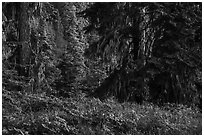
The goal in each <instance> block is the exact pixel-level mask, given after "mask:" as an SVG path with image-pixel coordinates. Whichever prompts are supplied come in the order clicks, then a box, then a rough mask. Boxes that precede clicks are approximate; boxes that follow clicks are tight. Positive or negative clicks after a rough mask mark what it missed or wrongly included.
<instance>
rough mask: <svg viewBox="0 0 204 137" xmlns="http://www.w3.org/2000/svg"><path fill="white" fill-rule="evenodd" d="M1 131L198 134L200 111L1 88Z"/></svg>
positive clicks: (40, 133) (15, 133) (12, 133)
mask: <svg viewBox="0 0 204 137" xmlns="http://www.w3.org/2000/svg"><path fill="white" fill-rule="evenodd" d="M2 99H3V105H2V106H3V108H2V113H3V116H2V127H3V128H2V134H4V135H17V134H25V135H28V134H30V135H44V134H49V135H64V134H67V135H69V134H77V135H85V134H86V135H88V134H100V135H103V134H104V135H105V134H109V135H111V134H114V135H115V134H131V135H132V134H135V135H144V134H146V135H154V134H157V135H160V134H166V135H172V134H178V135H181V134H182V135H184V134H188V135H194V134H196V135H200V134H202V113H201V112H199V111H198V110H197V109H196V108H189V107H186V106H184V105H171V104H166V105H165V106H164V107H158V106H156V105H153V104H151V103H143V104H142V105H138V104H134V103H128V102H126V103H122V104H121V103H117V102H116V101H115V100H114V99H113V98H112V99H108V100H106V101H104V102H101V101H100V100H98V99H95V98H87V97H85V96H83V95H81V96H80V97H75V98H67V99H66V98H56V97H54V96H46V95H45V94H33V93H32V94H31V93H23V92H17V91H15V92H11V91H6V90H4V89H3V98H2Z"/></svg>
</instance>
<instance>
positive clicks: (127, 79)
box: [81, 3, 202, 105]
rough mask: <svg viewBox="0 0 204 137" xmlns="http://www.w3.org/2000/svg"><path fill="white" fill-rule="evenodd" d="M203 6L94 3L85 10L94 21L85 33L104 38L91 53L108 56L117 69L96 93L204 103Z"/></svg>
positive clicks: (127, 98)
mask: <svg viewBox="0 0 204 137" xmlns="http://www.w3.org/2000/svg"><path fill="white" fill-rule="evenodd" d="M201 6H202V5H201V3H95V4H93V5H91V6H90V8H87V9H86V10H85V11H83V12H81V16H83V17H85V18H87V19H88V20H89V21H90V24H89V26H87V27H86V28H85V30H86V32H87V33H89V32H93V31H95V32H97V34H98V35H99V37H100V38H99V40H97V41H95V42H93V43H92V44H91V45H90V46H89V51H88V53H87V54H90V55H92V54H94V55H96V56H99V57H101V58H102V59H103V60H104V61H108V62H109V63H110V66H111V70H112V73H111V75H110V76H109V77H108V78H107V79H106V80H105V81H104V82H103V84H102V85H101V86H100V87H99V88H97V89H96V91H95V95H97V96H99V97H100V98H103V96H106V95H109V94H110V92H111V94H114V95H115V96H117V98H118V99H119V100H121V101H125V100H130V99H131V100H132V99H133V100H135V101H137V102H141V101H142V100H149V101H154V102H159V103H164V102H170V103H184V104H186V103H187V104H189V105H190V104H191V103H192V102H194V103H195V104H199V105H201V104H202V101H200V102H197V101H198V100H201V86H202V84H201V66H202V57H201V51H202V49H201V48H202V40H201V37H202V35H201V32H200V31H201V27H202V13H201ZM110 81H112V82H110ZM139 98H140V99H141V98H142V100H138V99H139Z"/></svg>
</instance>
